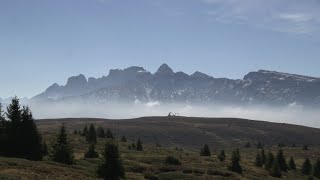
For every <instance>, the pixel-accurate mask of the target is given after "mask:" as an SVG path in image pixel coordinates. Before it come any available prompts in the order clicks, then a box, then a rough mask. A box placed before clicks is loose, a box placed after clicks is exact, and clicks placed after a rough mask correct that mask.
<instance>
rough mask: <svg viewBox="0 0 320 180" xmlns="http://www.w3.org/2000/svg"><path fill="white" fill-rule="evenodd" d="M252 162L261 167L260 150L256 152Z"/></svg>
mask: <svg viewBox="0 0 320 180" xmlns="http://www.w3.org/2000/svg"><path fill="white" fill-rule="evenodd" d="M254 164H255V166H257V167H262V158H261V154H260V152H258V153H257V156H256V160H255V163H254Z"/></svg>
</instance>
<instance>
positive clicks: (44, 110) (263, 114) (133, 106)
mask: <svg viewBox="0 0 320 180" xmlns="http://www.w3.org/2000/svg"><path fill="white" fill-rule="evenodd" d="M30 107H31V109H32V112H33V114H34V116H35V117H36V118H37V119H47V118H67V117H72V118H75V117H90V118H106V119H128V118H136V117H143V116H167V115H168V114H169V112H173V113H177V114H179V115H180V116H193V117H235V118H246V119H253V120H263V121H270V122H280V123H288V124H297V125H304V126H309V127H317V128H320V121H319V119H320V111H317V110H311V109H307V108H304V107H301V106H296V105H294V104H293V105H289V106H286V107H268V106H241V107H240V106H228V105H185V104H161V103H159V102H149V103H140V102H135V103H122V104H115V103H112V104H91V103H81V104H75V103H58V104H57V103H55V104H41V105H39V104H38V105H30Z"/></svg>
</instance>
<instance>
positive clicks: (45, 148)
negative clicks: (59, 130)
mask: <svg viewBox="0 0 320 180" xmlns="http://www.w3.org/2000/svg"><path fill="white" fill-rule="evenodd" d="M42 154H43V156H46V155H48V154H49V151H48V145H47V143H46V141H43V143H42Z"/></svg>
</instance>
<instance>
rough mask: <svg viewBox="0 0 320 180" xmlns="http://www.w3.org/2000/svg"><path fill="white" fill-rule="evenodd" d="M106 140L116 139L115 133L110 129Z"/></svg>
mask: <svg viewBox="0 0 320 180" xmlns="http://www.w3.org/2000/svg"><path fill="white" fill-rule="evenodd" d="M106 138H107V139H114V135H113V133H112V132H111V130H110V129H108V130H107V132H106Z"/></svg>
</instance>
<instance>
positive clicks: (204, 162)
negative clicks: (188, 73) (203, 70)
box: [0, 117, 320, 180]
mask: <svg viewBox="0 0 320 180" xmlns="http://www.w3.org/2000/svg"><path fill="white" fill-rule="evenodd" d="M63 122H64V123H65V124H66V127H67V129H68V132H69V133H70V135H69V139H70V141H71V144H72V146H73V148H74V152H75V157H76V164H75V165H71V166H68V165H62V164H59V163H54V162H52V161H49V160H47V157H46V158H45V160H44V161H41V162H34V161H28V160H23V159H15V158H4V157H0V179H95V169H96V167H97V165H98V164H99V163H100V162H101V159H99V158H97V159H85V158H83V156H84V153H85V152H86V150H87V148H88V146H89V145H88V143H87V142H86V140H85V137H82V136H80V135H74V134H73V133H72V132H73V131H74V130H75V129H82V128H83V127H84V126H85V124H90V123H93V124H95V126H96V127H98V126H99V125H101V126H102V127H104V128H110V129H111V130H113V131H114V132H115V133H116V135H117V138H120V137H121V136H122V135H124V136H126V137H127V140H128V142H125V143H124V142H119V149H120V152H121V157H122V160H123V162H124V165H125V169H126V178H127V179H145V178H148V179H163V180H164V179H190V180H196V179H273V178H272V177H271V176H269V174H268V172H267V171H266V170H264V168H257V167H255V166H254V160H255V156H256V153H257V151H258V149H257V148H255V147H254V145H253V147H251V148H244V144H245V143H246V142H248V141H249V142H251V143H252V144H254V143H256V142H257V141H258V140H259V141H264V142H265V143H266V144H267V145H268V146H267V147H266V148H265V150H266V152H268V150H271V151H273V152H274V153H276V151H277V150H278V147H277V144H278V143H285V144H286V145H287V146H286V147H283V150H284V153H285V155H286V158H287V160H289V157H290V156H293V157H294V158H295V161H296V164H297V168H298V170H297V171H289V173H284V174H283V178H287V179H307V178H308V177H307V176H302V175H301V173H300V170H299V169H300V168H301V165H302V163H303V161H304V159H305V158H306V157H309V158H310V159H311V160H312V162H314V161H315V160H316V159H317V158H319V157H320V147H318V145H317V144H316V143H318V142H319V141H318V140H319V137H320V130H318V129H313V128H306V127H300V126H293V125H284V124H274V123H266V122H257V121H247V120H240V119H193V118H171V119H169V118H167V117H165V118H161V117H153V118H152V117H149V118H141V119H136V120H123V121H109V120H101V119H64V120H43V121H39V122H38V127H39V129H40V131H41V132H42V133H43V135H44V138H45V139H46V141H47V142H48V144H49V145H50V142H51V141H52V140H53V139H54V137H55V135H56V134H57V132H58V128H59V126H60V125H61V123H63ZM280 130H281V131H280ZM138 137H141V139H142V141H143V142H144V151H142V152H138V151H135V150H129V149H128V145H129V144H131V143H132V142H133V141H135V140H137V138H138ZM277 138H278V139H277ZM104 142H105V140H104V139H101V138H99V139H98V143H97V151H98V152H99V153H102V149H103V145H104ZM304 142H305V143H308V144H310V146H309V148H310V150H308V151H303V150H302V147H301V145H302V144H303V143H304ZM156 143H159V144H161V145H162V147H157V146H156ZM204 143H207V144H209V146H210V148H211V151H212V153H213V155H212V157H200V156H199V151H200V148H201V146H202V145H203V144H204ZM292 143H295V144H296V145H297V147H291V144H292ZM311 145H312V146H311ZM176 147H178V149H180V148H182V151H181V150H176ZM236 147H240V152H241V165H242V167H243V170H244V172H243V174H242V175H239V174H237V173H234V172H231V171H228V168H227V166H228V165H229V164H230V157H231V151H232V149H233V148H236ZM222 148H224V149H225V150H226V155H227V160H226V161H225V162H220V161H219V160H218V158H217V154H218V153H219V152H220V150H221V149H222ZM168 155H173V156H174V157H176V158H178V159H179V160H180V161H181V163H182V165H177V166H175V165H165V164H164V160H165V158H166V157H167V156H168Z"/></svg>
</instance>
